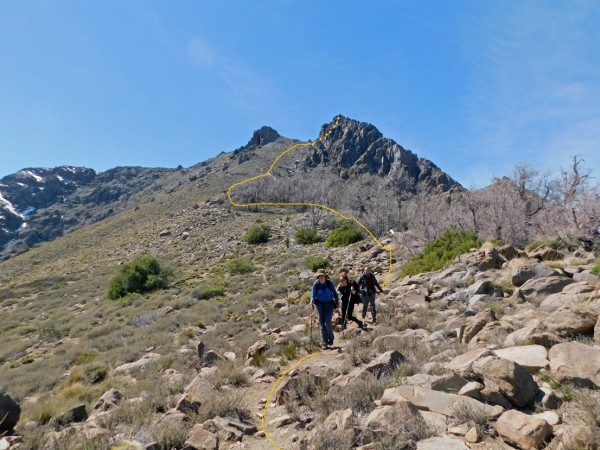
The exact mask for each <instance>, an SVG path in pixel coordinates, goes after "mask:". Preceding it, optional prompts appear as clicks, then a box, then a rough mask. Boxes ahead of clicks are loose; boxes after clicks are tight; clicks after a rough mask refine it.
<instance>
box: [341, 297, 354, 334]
mask: <svg viewBox="0 0 600 450" xmlns="http://www.w3.org/2000/svg"><path fill="white" fill-rule="evenodd" d="M350 302H352V294H350V297H348V304H347V305H346V311H345V312H344V316H343V317H342V337H343V338H344V341H345V340H346V329H347V327H346V324H347V323H348V310H349V309H350Z"/></svg>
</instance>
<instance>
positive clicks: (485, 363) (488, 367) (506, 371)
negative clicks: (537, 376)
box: [473, 356, 539, 407]
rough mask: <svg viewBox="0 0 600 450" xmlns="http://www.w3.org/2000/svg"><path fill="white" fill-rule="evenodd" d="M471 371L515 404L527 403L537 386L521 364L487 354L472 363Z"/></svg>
mask: <svg viewBox="0 0 600 450" xmlns="http://www.w3.org/2000/svg"><path fill="white" fill-rule="evenodd" d="M473 371H474V372H475V373H476V374H477V375H479V376H480V377H482V378H483V380H484V384H485V385H486V386H487V385H488V383H489V382H492V383H494V384H495V385H497V386H498V389H499V391H500V392H501V393H502V394H503V395H504V396H505V397H506V398H508V399H509V400H510V401H511V403H513V404H514V405H516V406H520V407H523V406H527V405H529V404H530V403H531V402H532V401H533V399H534V397H535V396H536V394H537V392H538V390H539V388H538V385H537V383H536V382H535V381H534V379H533V377H532V376H531V374H530V373H529V372H528V371H527V370H526V369H525V368H524V367H522V366H521V365H519V364H517V363H515V362H513V361H509V360H507V359H503V358H498V357H495V356H488V357H485V358H482V359H480V360H479V361H476V362H475V363H474V364H473Z"/></svg>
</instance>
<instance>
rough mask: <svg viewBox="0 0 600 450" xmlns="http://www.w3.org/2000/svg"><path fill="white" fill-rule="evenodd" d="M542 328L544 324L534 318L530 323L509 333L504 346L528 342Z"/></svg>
mask: <svg viewBox="0 0 600 450" xmlns="http://www.w3.org/2000/svg"><path fill="white" fill-rule="evenodd" d="M542 328H543V325H542V322H541V321H540V320H538V319H532V320H531V321H530V323H528V324H527V325H525V326H524V327H522V328H518V329H517V330H515V331H513V332H512V333H509V334H508V336H506V337H505V338H504V344H503V345H504V347H515V346H519V345H523V344H525V343H528V342H529V341H530V336H531V335H532V334H533V333H535V332H537V331H538V330H540V329H542Z"/></svg>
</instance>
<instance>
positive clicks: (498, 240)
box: [489, 238, 504, 247]
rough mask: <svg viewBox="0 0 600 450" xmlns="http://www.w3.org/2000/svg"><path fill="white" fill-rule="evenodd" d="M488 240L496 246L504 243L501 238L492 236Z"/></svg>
mask: <svg viewBox="0 0 600 450" xmlns="http://www.w3.org/2000/svg"><path fill="white" fill-rule="evenodd" d="M489 241H490V243H491V244H492V245H494V246H496V247H502V246H503V245H504V242H502V239H498V238H492V239H490V240H489Z"/></svg>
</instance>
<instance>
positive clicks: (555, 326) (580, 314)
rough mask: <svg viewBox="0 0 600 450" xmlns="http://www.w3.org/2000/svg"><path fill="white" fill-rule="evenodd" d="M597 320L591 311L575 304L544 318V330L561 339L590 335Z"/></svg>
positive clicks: (565, 306) (563, 307)
mask: <svg viewBox="0 0 600 450" xmlns="http://www.w3.org/2000/svg"><path fill="white" fill-rule="evenodd" d="M597 320H598V314H596V313H595V312H594V311H592V310H591V309H588V308H585V307H583V306H578V305H575V304H568V305H564V306H561V307H560V308H558V309H557V310H556V311H554V312H553V313H552V314H550V316H548V317H547V318H546V320H545V321H544V324H545V325H546V329H547V330H548V331H550V332H552V333H555V334H557V335H558V336H561V337H573V336H577V335H580V334H585V333H591V332H593V330H594V326H595V325H596V322H597Z"/></svg>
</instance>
